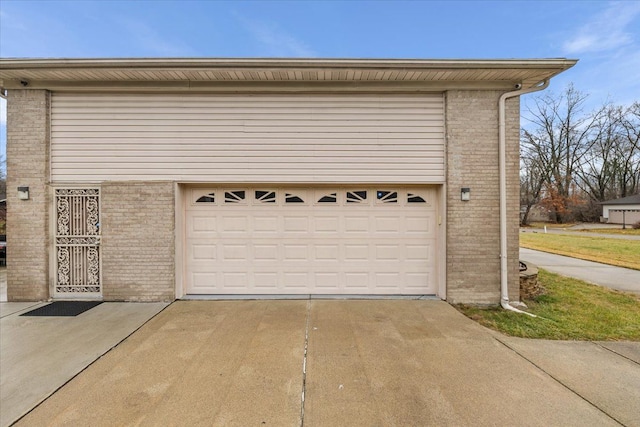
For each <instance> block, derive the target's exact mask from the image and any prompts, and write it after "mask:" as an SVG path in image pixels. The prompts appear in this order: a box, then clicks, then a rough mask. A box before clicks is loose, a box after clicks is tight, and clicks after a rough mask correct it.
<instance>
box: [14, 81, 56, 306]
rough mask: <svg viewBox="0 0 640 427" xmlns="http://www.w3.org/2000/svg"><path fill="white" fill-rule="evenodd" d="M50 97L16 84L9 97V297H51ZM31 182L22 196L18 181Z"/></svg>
mask: <svg viewBox="0 0 640 427" xmlns="http://www.w3.org/2000/svg"><path fill="white" fill-rule="evenodd" d="M49 102H50V94H49V92H48V91H45V90H11V91H9V94H8V102H7V298H8V300H9V301H38V300H46V299H48V298H49V285H48V280H49V279H48V277H49V255H48V253H49V252H48V249H49V244H50V242H49V201H50V193H49V123H50V115H49ZM23 186H24V187H29V200H18V192H17V187H23Z"/></svg>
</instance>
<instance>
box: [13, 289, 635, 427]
mask: <svg viewBox="0 0 640 427" xmlns="http://www.w3.org/2000/svg"><path fill="white" fill-rule="evenodd" d="M621 424H622V425H628V426H632V425H636V426H640V343H615V344H602V343H590V342H550V341H535V340H520V339H513V338H505V337H504V336H501V335H499V334H495V333H492V332H490V331H488V330H487V329H485V328H483V327H481V326H479V325H477V324H476V323H475V322H473V321H471V320H469V319H467V318H465V317H464V316H463V315H461V314H460V313H458V312H457V311H456V310H455V309H454V308H452V307H451V306H449V305H448V304H447V303H445V302H442V301H426V300H368V301H353V300H352V301H329V300H311V301H300V300H297V301H178V302H175V303H173V304H172V305H170V306H169V307H168V308H166V309H165V310H163V311H162V312H161V313H160V314H158V315H157V316H155V317H153V319H151V320H150V321H148V322H147V323H146V324H145V325H144V326H143V327H142V328H140V329H139V330H138V331H137V332H135V333H134V334H133V335H131V336H130V337H128V338H127V339H126V340H124V341H123V342H122V343H121V344H119V345H118V346H117V347H116V348H114V349H113V350H111V351H110V352H108V353H107V354H106V355H104V356H103V357H101V358H100V359H99V360H97V361H96V362H94V363H93V364H92V365H91V366H89V367H88V368H87V369H85V370H84V371H83V372H82V373H81V374H79V375H77V376H76V377H75V378H73V379H72V380H71V381H69V382H68V383H67V384H66V385H65V386H64V387H62V388H61V389H59V390H58V391H57V392H56V393H55V394H53V395H52V396H51V397H50V398H48V399H47V400H46V401H44V402H43V403H42V404H40V405H39V406H38V407H37V408H35V409H34V410H33V411H31V412H30V413H29V414H27V415H26V416H25V417H23V418H22V419H21V420H20V421H19V422H18V423H17V425H21V426H22V425H24V426H34V425H35V426H37V425H91V426H102V425H104V426H107V425H213V426H300V425H305V426H394V425H396V426H424V425H455V426H458V425H474V426H482V425H487V426H488V425H531V426H548V425H563V426H572V425H574V426H589V425H593V426H607V425H612V426H613V425H621Z"/></svg>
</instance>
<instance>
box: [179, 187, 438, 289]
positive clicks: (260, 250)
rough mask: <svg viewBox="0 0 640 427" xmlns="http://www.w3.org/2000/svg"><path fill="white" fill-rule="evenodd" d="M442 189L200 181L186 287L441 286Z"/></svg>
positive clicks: (194, 196) (191, 205)
mask: <svg viewBox="0 0 640 427" xmlns="http://www.w3.org/2000/svg"><path fill="white" fill-rule="evenodd" d="M436 195H437V191H436V188H435V187H415V188H413V187H408V188H407V187H401V186H400V187H393V186H389V185H379V186H362V185H359V186H349V187H339V188H335V187H318V188H305V187H275V186H258V187H240V186H234V187H218V188H192V189H190V190H189V191H188V198H187V205H186V209H185V211H186V244H185V248H186V256H185V259H186V293H187V294H188V295H205V294H214V295H215V294H220V295H225V294H227V295H228V294H232V295H236V294H238V295H239V294H250V295H266V294H272V295H300V294H316V295H363V294H371V295H425V294H436V292H437V288H438V286H437V285H438V283H437V263H436V259H437V253H438V250H437V231H436V226H437V223H436V221H437V214H436V212H437V199H436Z"/></svg>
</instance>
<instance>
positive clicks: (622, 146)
mask: <svg viewBox="0 0 640 427" xmlns="http://www.w3.org/2000/svg"><path fill="white" fill-rule="evenodd" d="M587 97H588V95H587V94H585V93H583V92H581V91H579V90H577V89H576V88H575V87H574V86H573V85H569V86H567V88H566V89H565V90H564V91H563V92H562V93H560V94H552V93H550V94H543V95H540V96H538V97H536V98H534V99H533V102H532V103H530V104H529V105H528V107H526V110H525V111H526V113H525V119H527V120H528V122H529V123H527V124H526V125H525V126H524V127H523V128H522V130H521V134H520V206H521V223H522V224H527V223H528V222H529V214H530V212H531V209H532V208H533V207H534V206H536V205H540V206H542V207H544V208H545V209H546V210H547V211H548V212H549V220H550V221H553V222H558V223H564V222H570V221H584V222H593V221H598V220H599V217H600V215H601V206H600V204H599V202H603V201H606V200H611V199H617V198H620V197H627V196H631V195H634V194H638V193H639V192H640V102H639V101H635V102H634V103H633V104H631V105H630V106H622V105H616V104H614V103H610V102H608V103H605V104H604V105H602V106H600V107H598V108H596V109H594V110H591V111H587V110H586V108H585V103H586V100H587Z"/></svg>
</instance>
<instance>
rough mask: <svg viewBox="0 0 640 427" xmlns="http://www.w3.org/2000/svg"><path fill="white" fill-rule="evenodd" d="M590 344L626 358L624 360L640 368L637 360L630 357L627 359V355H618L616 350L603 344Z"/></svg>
mask: <svg viewBox="0 0 640 427" xmlns="http://www.w3.org/2000/svg"><path fill="white" fill-rule="evenodd" d="M590 342H591V344H594V345H596V346H598V347H600V348H602V349H604V350H607V351H608V352H611V353H613V354H615V355H616V356H620V357H622V358H624V359H627V360H628V361H629V362H631V363H633V364H635V365H638V366H640V363H638V362H637V361H636V360H634V359H632V358H630V357H627V356H625V355H624V354H622V353H618V352H617V351H615V350H614V349H612V348H609V347H607V346H606V345H602V344H600V343H599V342H595V341H590Z"/></svg>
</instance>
